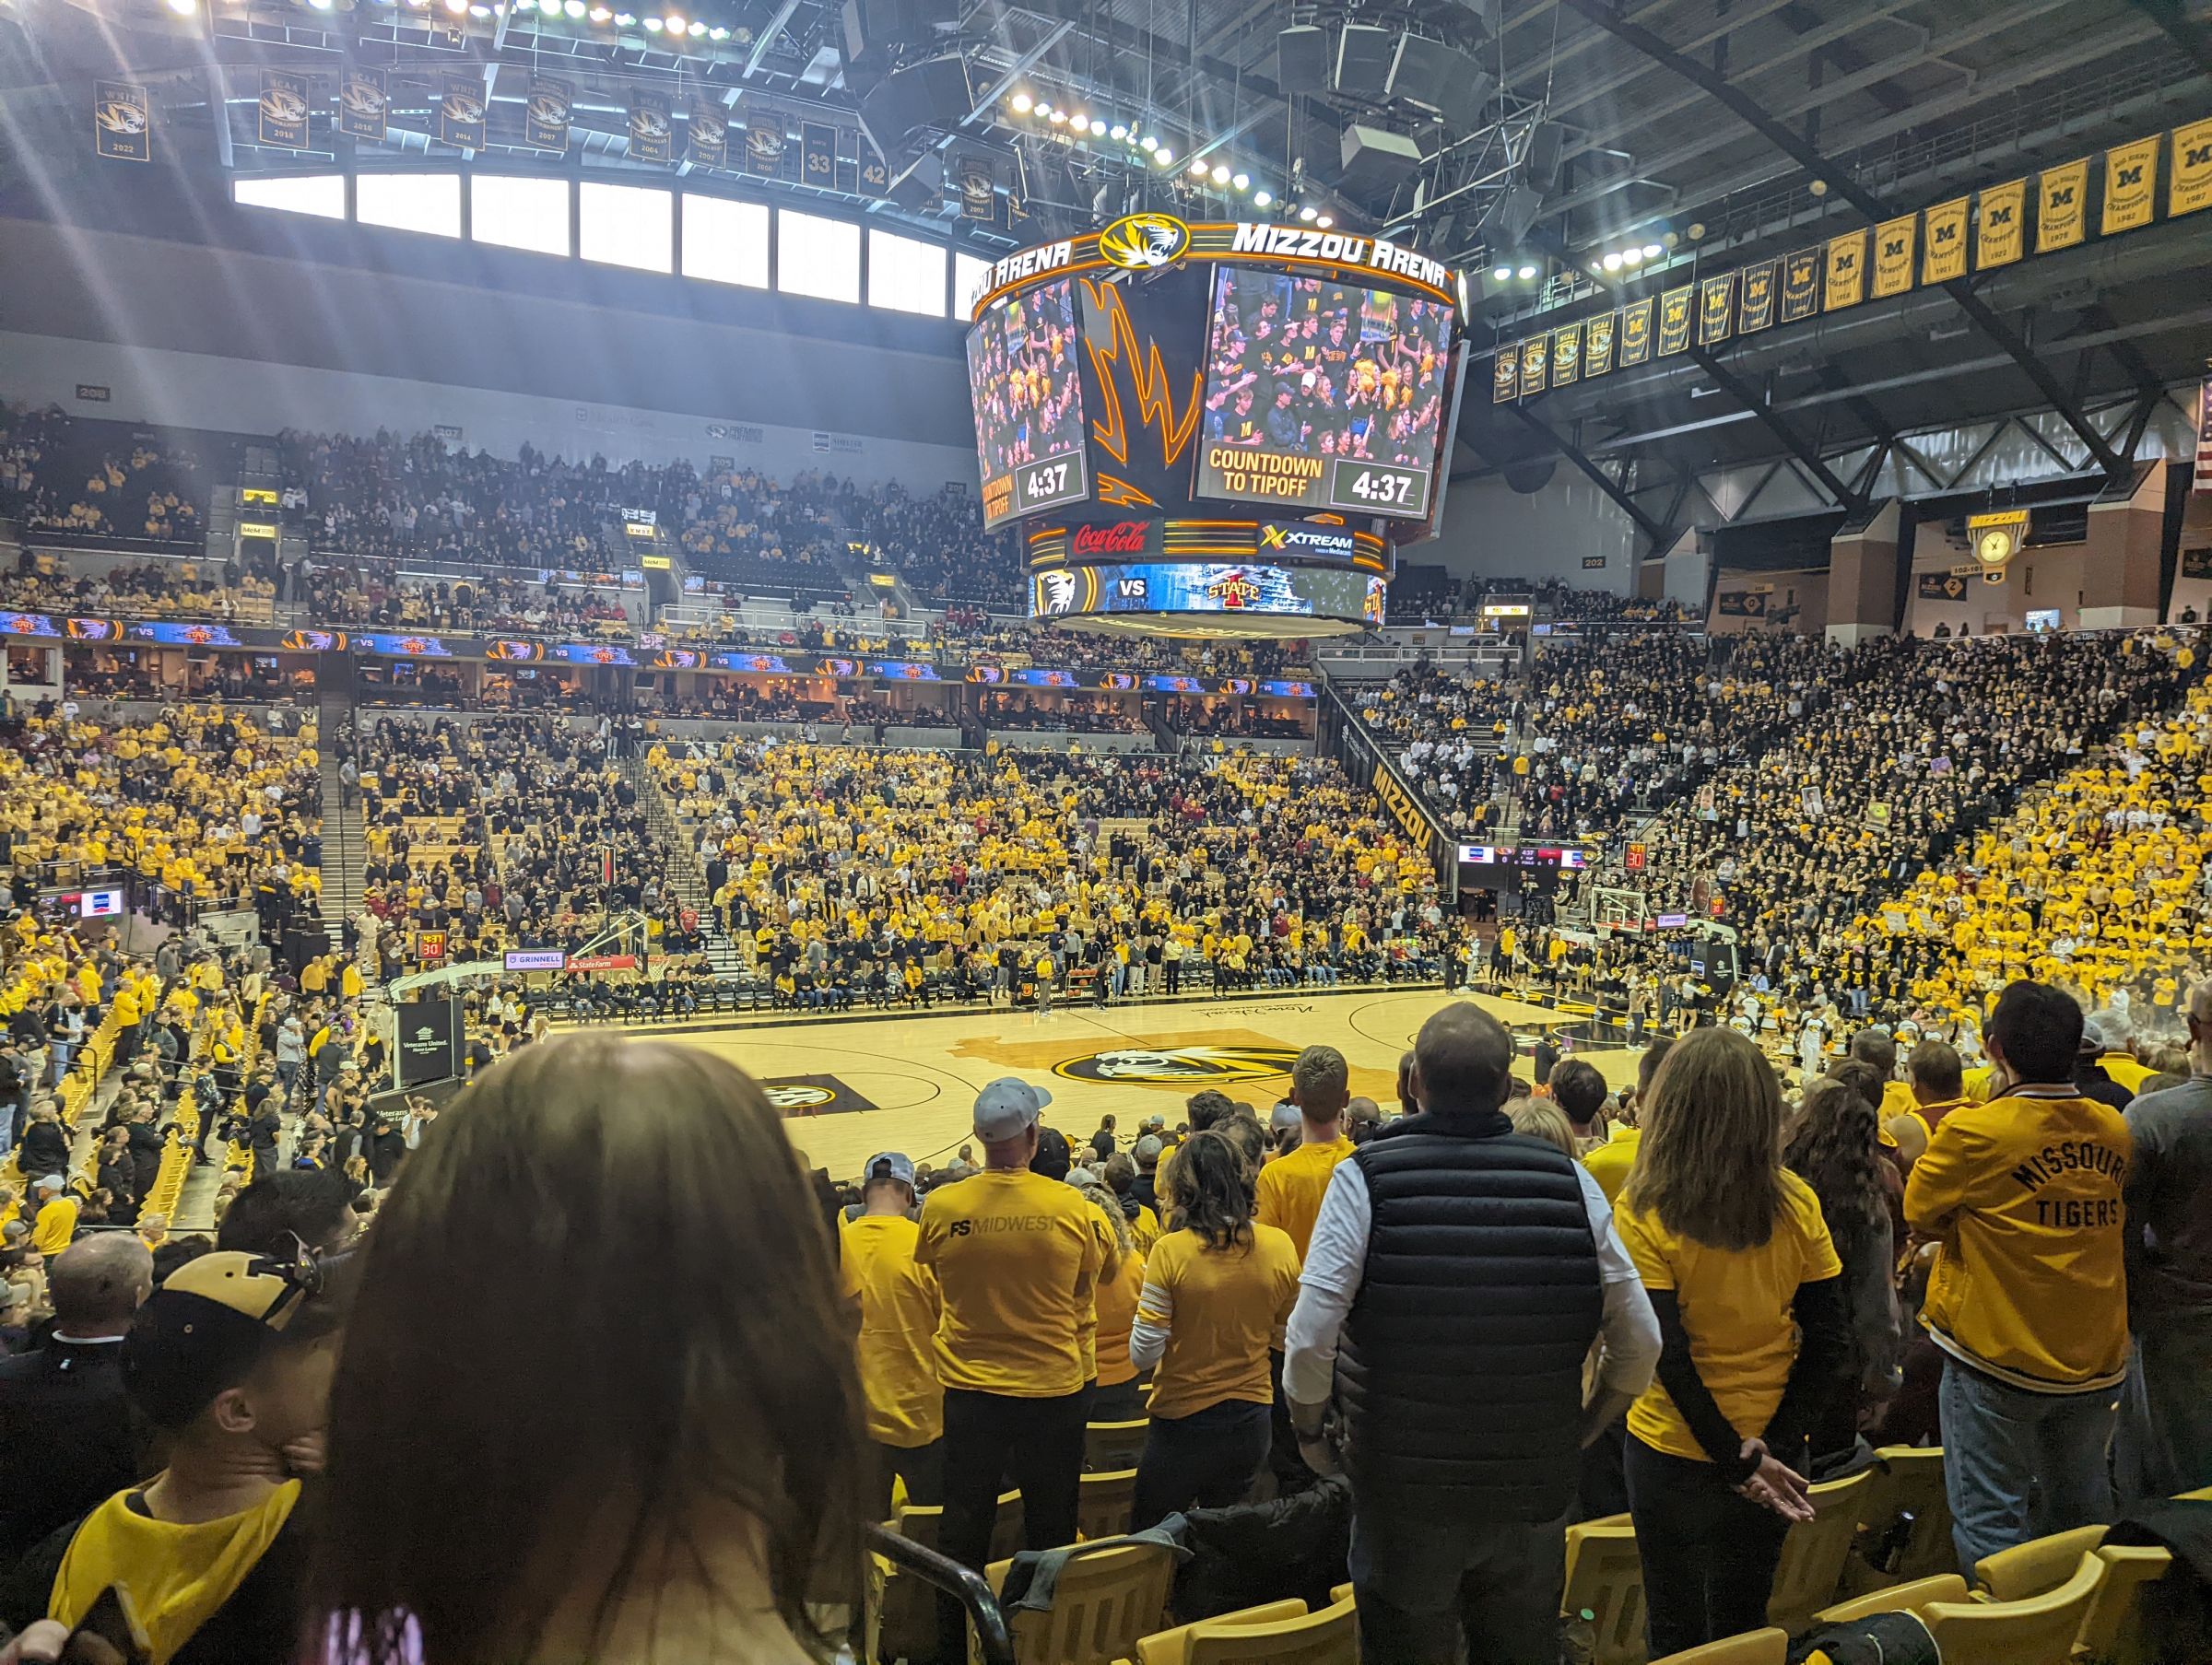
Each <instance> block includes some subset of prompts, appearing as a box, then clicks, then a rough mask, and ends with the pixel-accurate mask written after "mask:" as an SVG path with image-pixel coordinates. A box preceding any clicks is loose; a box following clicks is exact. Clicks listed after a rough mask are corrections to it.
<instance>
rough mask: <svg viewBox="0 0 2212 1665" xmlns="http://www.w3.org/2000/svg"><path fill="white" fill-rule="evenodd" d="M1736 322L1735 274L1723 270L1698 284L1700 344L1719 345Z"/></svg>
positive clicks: (1726, 337)
mask: <svg viewBox="0 0 2212 1665" xmlns="http://www.w3.org/2000/svg"><path fill="white" fill-rule="evenodd" d="M1734 327H1735V273H1734V272H1723V273H1722V274H1721V275H1720V276H1718V277H1708V278H1706V279H1705V280H1704V281H1703V282H1702V283H1700V284H1699V285H1698V345H1699V346H1719V345H1720V344H1721V343H1722V342H1724V341H1725V340H1727V339H1728V335H1729V332H1730V331H1731V330H1732V329H1733V328H1734Z"/></svg>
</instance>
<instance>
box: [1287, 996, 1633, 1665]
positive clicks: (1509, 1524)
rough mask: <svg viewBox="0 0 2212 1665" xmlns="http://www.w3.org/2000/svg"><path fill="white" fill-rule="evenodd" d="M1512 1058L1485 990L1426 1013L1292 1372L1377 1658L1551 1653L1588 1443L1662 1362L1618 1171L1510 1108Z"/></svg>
mask: <svg viewBox="0 0 2212 1665" xmlns="http://www.w3.org/2000/svg"><path fill="white" fill-rule="evenodd" d="M1512 1065H1513V1046H1512V1037H1511V1036H1509V1035H1508V1034H1507V1033H1506V1031H1505V1029H1504V1027H1503V1026H1501V1025H1500V1024H1499V1022H1498V1021H1497V1020H1496V1019H1495V1018H1493V1017H1491V1016H1489V1015H1488V1014H1486V1013H1484V1012H1483V1011H1482V1010H1481V1009H1480V1008H1478V1007H1477V1006H1476V1005H1474V1004H1473V1003H1466V1002H1460V1003H1453V1004H1452V1005H1449V1006H1446V1007H1445V1008H1444V1009H1443V1010H1442V1011H1441V1012H1439V1013H1437V1014H1435V1015H1434V1016H1433V1017H1431V1018H1430V1020H1429V1021H1428V1022H1427V1023H1426V1024H1424V1025H1423V1026H1421V1032H1420V1035H1419V1036H1418V1038H1417V1039H1416V1040H1415V1042H1414V1082H1415V1097H1416V1099H1417V1100H1418V1103H1419V1104H1420V1106H1421V1107H1422V1108H1421V1113H1420V1114H1418V1115H1413V1116H1408V1117H1406V1118H1405V1119H1403V1120H1399V1121H1397V1122H1394V1123H1393V1124H1392V1125H1390V1126H1389V1127H1387V1128H1385V1129H1384V1130H1383V1131H1382V1133H1381V1134H1379V1135H1378V1136H1377V1137H1375V1138H1374V1139H1372V1140H1371V1141H1370V1142H1369V1143H1366V1144H1364V1145H1362V1146H1360V1147H1359V1150H1358V1151H1356V1152H1355V1153H1354V1154H1353V1155H1350V1156H1349V1157H1347V1159H1346V1160H1344V1161H1343V1162H1340V1163H1338V1164H1337V1166H1336V1170H1335V1174H1334V1175H1333V1176H1332V1177H1331V1179H1330V1182H1329V1190H1328V1191H1327V1194H1326V1195H1325V1196H1324V1198H1323V1200H1322V1205H1321V1214H1320V1217H1319V1218H1318V1219H1317V1220H1316V1221H1315V1222H1314V1227H1313V1240H1312V1247H1311V1248H1310V1249H1309V1250H1308V1251H1307V1255H1306V1263H1305V1271H1304V1272H1303V1274H1302V1275H1301V1277H1300V1291H1299V1298H1298V1307H1297V1309H1296V1310H1295V1311H1294V1312H1293V1313H1292V1315H1291V1318H1290V1326H1289V1337H1288V1360H1287V1362H1286V1365H1285V1367H1284V1371H1283V1387H1284V1390H1285V1392H1286V1393H1287V1394H1288V1398H1289V1400H1290V1410H1291V1416H1292V1420H1293V1422H1294V1423H1295V1424H1296V1425H1297V1428H1298V1431H1299V1436H1300V1449H1301V1450H1302V1451H1303V1452H1304V1454H1305V1456H1306V1460H1307V1461H1308V1462H1310V1463H1312V1464H1314V1465H1315V1466H1316V1467H1317V1468H1320V1469H1321V1470H1322V1471H1323V1472H1334V1471H1335V1467H1336V1462H1337V1458H1338V1456H1339V1454H1341V1458H1342V1462H1343V1467H1344V1468H1345V1470H1346V1471H1347V1472H1349V1474H1350V1476H1351V1481H1352V1549H1351V1571H1352V1583H1353V1586H1354V1589H1356V1591H1357V1593H1358V1597H1359V1658H1360V1659H1361V1661H1362V1665H1434V1662H1435V1661H1437V1660H1442V1659H1454V1658H1456V1657H1458V1647H1459V1639H1460V1638H1461V1637H1462V1636H1464V1637H1465V1646H1466V1649H1467V1651H1466V1654H1465V1659H1466V1661H1467V1665H1524V1662H1525V1661H1527V1660H1531V1659H1550V1658H1552V1657H1553V1656H1554V1654H1555V1653H1556V1652H1557V1651H1558V1628H1559V1594H1560V1587H1561V1584H1562V1582H1563V1578H1564V1561H1565V1554H1566V1530H1567V1515H1568V1511H1569V1507H1570V1506H1571V1503H1572V1501H1573V1497H1574V1489H1575V1481H1576V1477H1577V1474H1578V1472H1579V1468H1580V1455H1581V1448H1582V1446H1583V1443H1585V1442H1586V1441H1588V1440H1589V1439H1591V1438H1593V1437H1594V1436H1596V1435H1597V1434H1598V1433H1599V1432H1600V1431H1601V1430H1603V1429H1604V1428H1605V1427H1606V1425H1607V1424H1608V1423H1610V1422H1611V1421H1612V1420H1613V1419H1614V1418H1615V1417H1617V1416H1618V1415H1619V1414H1620V1413H1622V1412H1623V1411H1625V1410H1626V1409H1627V1407H1628V1405H1629V1404H1630V1401H1632V1400H1634V1398H1635V1397H1636V1395H1637V1394H1639V1393H1641V1391H1642V1390H1643V1389H1644V1388H1645V1387H1646V1386H1647V1385H1648V1384H1649V1382H1650V1381H1651V1378H1652V1372H1653V1367H1654V1366H1656V1365H1657V1363H1658V1359H1659V1325H1658V1321H1657V1319H1654V1318H1653V1315H1652V1307H1651V1302H1650V1301H1649V1299H1648V1298H1646V1296H1645V1295H1644V1293H1643V1285H1642V1284H1641V1282H1639V1281H1638V1279H1637V1276H1636V1269H1635V1266H1634V1265H1633V1263H1632V1262H1631V1261H1630V1259H1629V1256H1628V1252H1627V1250H1626V1249H1623V1248H1622V1247H1621V1243H1620V1238H1619V1237H1618V1235H1616V1233H1615V1231H1614V1228H1613V1214H1612V1210H1611V1208H1610V1206H1609V1205H1608V1204H1607V1203H1606V1197H1605V1193H1604V1192H1603V1191H1602V1190H1599V1189H1598V1187H1597V1183H1596V1181H1595V1180H1594V1179H1592V1178H1590V1176H1589V1175H1588V1174H1587V1173H1586V1172H1584V1171H1583V1168H1582V1167H1580V1166H1579V1165H1578V1164H1576V1163H1574V1162H1572V1161H1571V1160H1569V1158H1568V1157H1567V1156H1566V1155H1564V1154H1563V1153H1561V1152H1560V1151H1559V1150H1558V1149H1557V1148H1556V1147H1554V1146H1552V1145H1550V1144H1548V1143H1545V1142H1544V1141H1543V1140H1540V1139H1533V1138H1528V1137H1525V1136H1524V1135H1522V1134H1518V1133H1516V1132H1514V1131H1513V1127H1512V1122H1511V1121H1510V1120H1507V1118H1506V1116H1505V1114H1504V1112H1503V1110H1502V1109H1501V1108H1500V1107H1501V1106H1502V1105H1503V1104H1504V1102H1505V1099H1506V1095H1507V1093H1508V1091H1509V1089H1510V1088H1511V1086H1512ZM1601 1337H1602V1339H1603V1341H1604V1343H1605V1346H1604V1353H1603V1357H1602V1361H1601V1363H1600V1366H1599V1368H1598V1372H1597V1377H1596V1387H1595V1389H1594V1392H1593V1394H1592V1398H1591V1401H1590V1402H1589V1403H1588V1404H1584V1403H1583V1397H1582V1379H1583V1359H1584V1357H1585V1355H1586V1354H1588V1353H1589V1351H1590V1344H1591V1343H1592V1342H1593V1341H1594V1340H1597V1339H1600V1338H1601ZM1332 1403H1333V1404H1334V1406H1335V1412H1336V1415H1335V1425H1334V1430H1333V1431H1334V1434H1335V1440H1334V1443H1332V1441H1331V1440H1330V1438H1329V1437H1328V1434H1327V1431H1325V1430H1324V1415H1325V1413H1327V1412H1328V1411H1329V1409H1330V1407H1331V1405H1332Z"/></svg>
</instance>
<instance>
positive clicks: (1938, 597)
mask: <svg viewBox="0 0 2212 1665" xmlns="http://www.w3.org/2000/svg"><path fill="white" fill-rule="evenodd" d="M1912 583H1913V588H1914V590H1915V592H1917V593H1918V594H1919V596H1920V599H1921V600H1922V601H1924V602H1962V601H1964V600H1965V599H1966V586H1967V580H1966V579H1964V578H1963V577H1961V576H1960V575H1959V574H1958V573H1956V572H1923V573H1920V574H1918V575H1916V576H1915V577H1914V579H1913V580H1912Z"/></svg>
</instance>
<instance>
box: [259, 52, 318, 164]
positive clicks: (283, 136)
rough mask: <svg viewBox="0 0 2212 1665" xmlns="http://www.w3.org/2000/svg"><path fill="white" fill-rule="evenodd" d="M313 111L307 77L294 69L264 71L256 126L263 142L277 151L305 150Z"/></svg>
mask: <svg viewBox="0 0 2212 1665" xmlns="http://www.w3.org/2000/svg"><path fill="white" fill-rule="evenodd" d="M309 111H310V105H309V102H308V77H307V76H303V75H301V74H300V73H299V72H298V71H297V70H290V69H265V70H263V71H262V72H261V100H260V102H259V103H258V104H256V105H255V106H254V127H255V130H256V131H257V133H258V134H259V135H260V137H261V142H262V143H263V144H265V145H266V146H268V147H271V148H272V149H276V150H305V149H306V148H307V129H308V123H309Z"/></svg>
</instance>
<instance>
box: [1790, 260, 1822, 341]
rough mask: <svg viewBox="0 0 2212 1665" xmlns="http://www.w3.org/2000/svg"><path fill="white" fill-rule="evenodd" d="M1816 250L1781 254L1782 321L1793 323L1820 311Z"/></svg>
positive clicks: (1818, 261)
mask: <svg viewBox="0 0 2212 1665" xmlns="http://www.w3.org/2000/svg"><path fill="white" fill-rule="evenodd" d="M1823 254H1824V251H1823V250H1820V249H1800V250H1798V251H1797V252H1796V253H1794V254H1784V255H1783V257H1782V321H1783V322H1784V323H1795V322H1797V321H1798V320H1799V319H1801V318H1810V317H1811V316H1812V315H1813V314H1814V313H1815V312H1818V311H1819V310H1820V263H1821V259H1822V257H1823Z"/></svg>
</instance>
